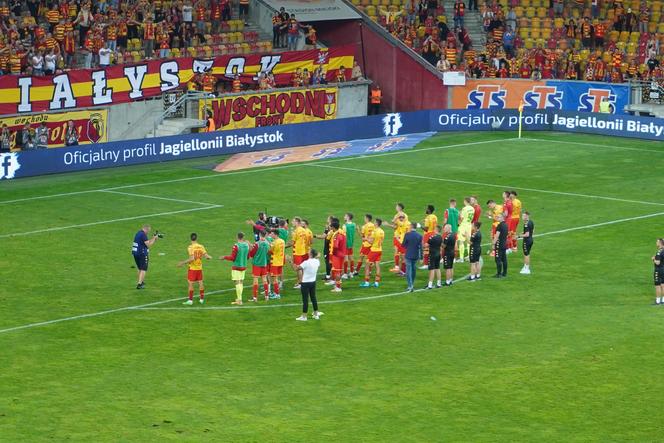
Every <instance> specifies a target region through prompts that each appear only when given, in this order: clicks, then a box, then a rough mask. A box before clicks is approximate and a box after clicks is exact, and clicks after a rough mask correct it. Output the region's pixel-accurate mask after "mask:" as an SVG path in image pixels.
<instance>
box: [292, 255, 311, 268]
mask: <svg viewBox="0 0 664 443" xmlns="http://www.w3.org/2000/svg"><path fill="white" fill-rule="evenodd" d="M307 258H309V257H308V256H307V255H306V254H305V255H293V264H295V266H298V265H301V264H302V263H303V262H304V261H305V260H306V259H307Z"/></svg>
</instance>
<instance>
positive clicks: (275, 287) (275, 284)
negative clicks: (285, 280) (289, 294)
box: [274, 282, 279, 295]
mask: <svg viewBox="0 0 664 443" xmlns="http://www.w3.org/2000/svg"><path fill="white" fill-rule="evenodd" d="M274 293H275V294H277V295H279V283H277V282H274Z"/></svg>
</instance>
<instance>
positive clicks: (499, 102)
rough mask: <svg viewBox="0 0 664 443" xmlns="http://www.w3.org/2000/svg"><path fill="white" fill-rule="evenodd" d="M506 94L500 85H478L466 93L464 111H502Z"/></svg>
mask: <svg viewBox="0 0 664 443" xmlns="http://www.w3.org/2000/svg"><path fill="white" fill-rule="evenodd" d="M506 94H507V91H506V90H505V89H502V88H501V87H500V85H478V86H477V88H475V89H473V90H472V91H470V92H469V93H468V103H467V104H466V109H504V108H505V95H506Z"/></svg>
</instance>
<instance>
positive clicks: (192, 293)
mask: <svg viewBox="0 0 664 443" xmlns="http://www.w3.org/2000/svg"><path fill="white" fill-rule="evenodd" d="M193 299H194V290H193V289H192V290H191V291H189V300H193Z"/></svg>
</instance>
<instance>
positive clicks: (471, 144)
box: [0, 138, 516, 205]
mask: <svg viewBox="0 0 664 443" xmlns="http://www.w3.org/2000/svg"><path fill="white" fill-rule="evenodd" d="M510 140H516V139H514V138H510V139H493V140H483V141H477V142H470V143H457V144H453V145H445V146H433V147H430V148H422V149H415V150H412V149H411V150H403V151H390V152H383V153H380V154H368V155H364V156H351V157H343V158H337V159H329V160H318V161H316V162H318V163H332V162H338V161H348V160H353V159H357V158H374V157H384V156H387V155H401V154H407V153H413V152H424V151H434V150H440V149H451V148H463V147H466V146H475V145H482V144H487V143H496V142H499V141H501V142H502V141H510ZM307 164H308V163H294V164H288V165H281V166H271V167H261V168H251V169H246V170H242V171H231V172H223V173H215V174H210V175H197V176H193V177H184V178H175V179H172V180H161V181H155V182H146V183H134V184H130V185H123V186H114V187H110V188H98V189H90V190H87V191H74V192H63V193H60V194H50V195H40V196H35V197H26V198H17V199H14V200H0V205H3V204H9V203H21V202H26V201H32V200H43V199H48V198H56V197H68V196H71V195H79V194H89V193H92V192H106V191H115V190H118V189H130V188H137V187H141V186H153V185H164V184H169V183H179V182H183V181H192V180H204V179H208V178H215V177H217V178H218V177H227V176H230V175H239V174H250V173H255V172H261V171H278V170H281V169H289V168H299V167H302V166H306V165H307Z"/></svg>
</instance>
